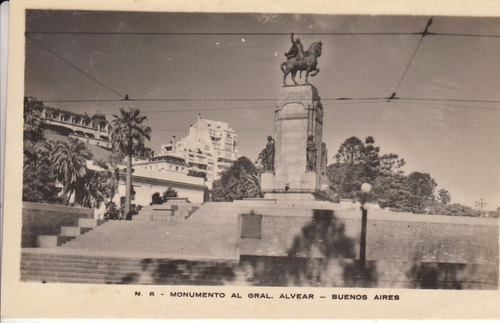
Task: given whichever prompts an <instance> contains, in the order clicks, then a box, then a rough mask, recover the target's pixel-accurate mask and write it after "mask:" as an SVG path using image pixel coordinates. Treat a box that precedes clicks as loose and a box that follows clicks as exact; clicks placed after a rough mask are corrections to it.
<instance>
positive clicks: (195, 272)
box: [21, 249, 246, 285]
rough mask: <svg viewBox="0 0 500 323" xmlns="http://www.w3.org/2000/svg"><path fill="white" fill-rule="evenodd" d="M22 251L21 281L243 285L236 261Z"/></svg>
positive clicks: (241, 274)
mask: <svg viewBox="0 0 500 323" xmlns="http://www.w3.org/2000/svg"><path fill="white" fill-rule="evenodd" d="M38 251H40V249H29V250H23V252H22V254H21V280H22V281H38V282H43V283H46V282H64V283H84V284H85V283H91V284H157V285H159V284H172V285H175V284H183V285H188V284H193V285H233V284H238V285H244V284H246V277H245V276H244V274H243V273H242V272H241V271H240V270H238V263H237V261H228V260H225V261H216V260H200V261H188V260H178V259H159V258H136V257H116V256H109V255H108V256H99V255H90V254H86V253H84V252H75V253H73V254H65V253H50V254H49V253H47V252H38Z"/></svg>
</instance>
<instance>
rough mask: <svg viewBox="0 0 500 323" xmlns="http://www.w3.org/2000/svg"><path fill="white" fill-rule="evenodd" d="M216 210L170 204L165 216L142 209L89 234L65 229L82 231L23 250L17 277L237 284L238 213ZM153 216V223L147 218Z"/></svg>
mask: <svg viewBox="0 0 500 323" xmlns="http://www.w3.org/2000/svg"><path fill="white" fill-rule="evenodd" d="M203 210H205V211H209V212H205V211H203ZM216 210H218V208H213V209H212V208H211V207H208V208H203V207H200V206H199V205H179V206H176V205H168V206H164V207H163V211H162V212H163V214H159V213H158V212H157V213H156V214H153V212H151V211H152V210H148V209H146V210H142V211H141V213H142V212H143V211H145V212H146V214H141V213H140V214H139V215H137V216H134V218H133V221H107V222H105V223H103V224H101V223H100V222H99V224H101V225H97V222H96V223H95V224H96V226H95V227H94V228H93V229H92V230H90V231H88V232H87V229H80V231H79V230H78V228H76V227H75V228H63V229H62V230H61V231H62V232H61V233H62V235H70V236H73V235H76V234H78V233H79V232H80V233H81V232H82V230H84V231H86V232H85V234H83V235H81V234H80V235H77V236H76V239H71V240H69V241H62V242H61V245H60V246H58V247H55V246H51V247H50V248H33V249H28V248H25V249H23V251H22V255H21V280H26V281H42V282H68V283H70V282H71V283H100V284H103V283H109V284H125V283H137V284H191V283H192V284H201V285H221V284H232V283H234V282H235V281H240V283H239V284H241V281H242V279H243V280H244V278H242V279H239V278H238V277H239V276H241V272H239V271H238V270H237V267H238V260H239V253H238V238H239V229H238V216H237V214H228V213H224V216H221V214H220V213H218V212H216ZM148 212H149V214H148ZM214 212H215V215H212V213H214ZM195 214H196V216H195ZM151 216H153V217H154V218H155V219H156V221H151V220H150V219H151ZM173 219H175V220H173ZM93 221H95V220H93ZM82 225H83V226H84V227H85V225H86V224H84V223H82ZM87 226H88V225H87Z"/></svg>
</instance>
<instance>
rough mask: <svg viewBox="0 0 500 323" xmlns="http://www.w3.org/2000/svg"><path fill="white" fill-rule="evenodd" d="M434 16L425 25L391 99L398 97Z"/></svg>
mask: <svg viewBox="0 0 500 323" xmlns="http://www.w3.org/2000/svg"><path fill="white" fill-rule="evenodd" d="M432 18H433V17H431V19H429V21H428V22H427V26H426V27H425V30H424V31H423V32H422V33H421V35H422V37H420V40H419V41H418V44H417V47H416V48H415V51H413V55H412V56H411V58H410V61H409V62H408V65H406V68H405V71H404V72H403V75H402V76H401V78H400V79H399V82H398V85H397V86H396V90H395V91H394V92H393V93H392V95H391V96H390V97H389V98H388V99H389V101H390V100H392V99H394V98H395V97H396V93H398V90H399V87H400V86H401V83H402V82H403V79H404V78H405V75H406V72H408V69H409V68H410V65H411V63H412V62H413V58H415V55H416V54H417V51H418V48H419V47H420V44H422V40H424V37H425V36H426V35H427V34H428V33H429V27H430V26H431V24H432Z"/></svg>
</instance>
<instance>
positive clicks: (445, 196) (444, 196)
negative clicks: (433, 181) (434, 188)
mask: <svg viewBox="0 0 500 323" xmlns="http://www.w3.org/2000/svg"><path fill="white" fill-rule="evenodd" d="M438 197H439V200H440V202H441V203H442V204H443V205H446V204H448V203H450V201H451V194H450V192H448V191H447V190H445V189H444V188H442V189H440V190H439V191H438Z"/></svg>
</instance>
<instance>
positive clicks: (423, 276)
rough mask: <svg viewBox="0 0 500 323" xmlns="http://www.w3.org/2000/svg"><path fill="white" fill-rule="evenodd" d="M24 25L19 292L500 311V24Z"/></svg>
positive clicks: (139, 20) (281, 17) (254, 20)
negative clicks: (484, 297) (422, 300)
mask: <svg viewBox="0 0 500 323" xmlns="http://www.w3.org/2000/svg"><path fill="white" fill-rule="evenodd" d="M23 14H24V24H25V32H24V34H23V35H22V37H19V42H21V43H22V46H24V62H23V66H24V70H23V75H20V77H22V78H23V98H22V100H17V102H14V103H13V102H12V101H10V102H9V103H10V105H9V106H8V111H11V110H16V111H22V119H20V120H18V123H19V124H18V127H19V129H22V142H18V143H16V144H17V145H18V146H19V148H18V149H17V150H16V151H19V152H21V151H22V161H21V156H17V157H18V158H19V159H18V160H19V163H22V175H21V174H19V181H21V177H22V209H20V210H19V212H18V213H17V214H10V213H4V217H5V219H8V218H17V221H18V222H19V223H20V230H19V235H20V237H19V240H18V241H19V245H12V244H9V245H8V248H10V249H16V248H17V249H18V250H19V251H18V252H19V256H18V257H17V258H16V259H17V268H18V271H19V274H18V276H17V278H16V281H17V283H19V284H21V285H22V286H25V287H27V286H30V285H31V284H36V285H37V286H44V287H45V286H48V287H49V286H52V287H54V286H55V287H57V286H73V285H75V286H96V287H95V288H99V286H104V285H107V286H108V287H112V288H114V286H116V288H120V285H129V286H134V288H135V291H134V295H132V294H131V295H130V297H136V298H140V297H146V296H144V294H146V295H148V294H150V296H151V297H152V296H153V295H155V293H156V295H155V297H157V298H159V297H160V298H161V297H165V298H167V297H168V298H170V299H171V298H174V299H190V300H195V299H197V298H215V299H217V298H226V299H230V298H231V299H232V298H238V297H239V298H244V299H252V300H255V301H262V302H265V300H275V301H277V300H279V301H283V302H284V301H285V300H290V302H292V303H290V304H289V305H288V306H291V307H293V306H294V305H293V304H294V303H293V302H294V301H298V300H309V301H311V302H312V301H313V300H314V302H317V303H318V302H325V304H330V305H334V304H337V303H335V302H341V301H343V302H344V303H345V302H351V303H350V304H353V305H354V304H356V303H355V302H358V303H360V302H363V301H373V300H377V301H380V302H393V303H392V304H397V302H398V300H399V299H400V297H401V296H400V292H401V291H402V292H404V291H405V290H414V291H416V290H430V291H429V292H431V293H438V292H439V291H440V290H454V291H456V292H455V293H458V295H460V293H467V291H471V290H475V291H477V292H479V293H487V292H488V291H489V292H492V291H498V288H499V217H500V166H499V165H500V164H499V160H500V92H499V91H498V86H499V84H500V55H499V52H500V17H485V16H447V15H442V14H441V15H432V14H429V15H410V14H406V15H402V14H398V15H368V14H320V13H316V14H309V13H301V12H294V13H272V12H268V13H257V12H256V13H252V12H232V13H231V12H226V11H221V12H195V11H193V12H175V11H169V12H161V11H120V9H119V8H117V9H116V10H113V11H110V10H84V9H73V10H69V9H64V10H63V9H57V10H55V9H50V10H48V9H36V8H35V9H27V10H25V11H24V12H23ZM18 113H19V114H21V112H18ZM8 117H9V115H8ZM7 122H10V121H9V119H8V121H7ZM7 136H8V135H7ZM7 140H9V138H8V137H7ZM21 145H22V149H21ZM6 153H7V155H8V154H9V153H11V151H9V145H8V146H7V152H6ZM6 166H7V167H9V164H6ZM19 169H20V166H19ZM7 170H8V169H7ZM5 190H6V192H8V191H9V183H8V182H6V183H5ZM16 196H19V197H20V196H21V193H20V192H19V193H18V195H16ZM6 201H7V199H6ZM6 203H7V202H6ZM5 248H6V243H5V242H4V250H5ZM148 286H151V288H150V287H148ZM153 286H156V287H155V288H159V289H152V287H153ZM185 286H190V287H200V288H202V289H200V290H197V289H192V288H188V289H183V287H185ZM207 286H210V287H214V288H219V287H224V288H229V289H227V291H226V292H221V290H219V289H213V290H212V289H208V290H207V289H206V287H207ZM268 287H276V288H278V287H280V288H279V289H272V288H271V289H269V288H268ZM230 288H236V289H235V291H236V292H230V291H232V290H231V289H230ZM238 288H250V289H249V290H250V291H251V292H249V293H248V292H244V293H240V292H238ZM261 288H264V289H261ZM224 290H226V289H222V291H224ZM245 290H246V289H245ZM163 291H164V292H163ZM374 291H378V292H374ZM151 293H153V294H152V295H151ZM160 293H161V296H160ZM164 294H165V295H164ZM426 295H427V294H426ZM68 297H70V295H68ZM3 298H4V297H3ZM118 302H120V301H118ZM317 303H316V304H317ZM344 303H343V304H344Z"/></svg>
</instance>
